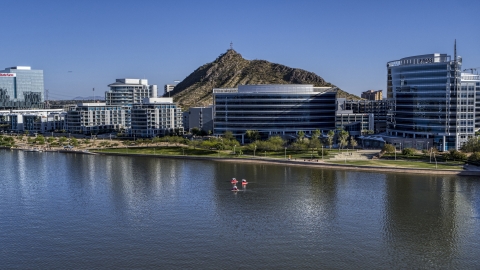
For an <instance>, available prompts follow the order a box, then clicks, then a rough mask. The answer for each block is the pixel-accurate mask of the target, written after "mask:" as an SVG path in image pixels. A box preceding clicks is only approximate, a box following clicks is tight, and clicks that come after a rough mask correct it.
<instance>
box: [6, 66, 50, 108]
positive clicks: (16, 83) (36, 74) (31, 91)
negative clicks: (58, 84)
mask: <svg viewBox="0 0 480 270" xmlns="http://www.w3.org/2000/svg"><path fill="white" fill-rule="evenodd" d="M43 91H44V86H43V70H33V69H31V67H27V66H16V67H10V68H6V69H4V70H0V108H1V109H28V108H44V98H43Z"/></svg>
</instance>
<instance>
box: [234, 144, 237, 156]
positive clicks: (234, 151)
mask: <svg viewBox="0 0 480 270" xmlns="http://www.w3.org/2000/svg"><path fill="white" fill-rule="evenodd" d="M235 147H237V145H236V144H235V145H234V146H233V154H234V155H235Z"/></svg>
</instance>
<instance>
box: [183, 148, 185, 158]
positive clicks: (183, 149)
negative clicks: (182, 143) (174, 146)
mask: <svg viewBox="0 0 480 270" xmlns="http://www.w3.org/2000/svg"><path fill="white" fill-rule="evenodd" d="M182 151H183V155H184V156H185V148H182Z"/></svg>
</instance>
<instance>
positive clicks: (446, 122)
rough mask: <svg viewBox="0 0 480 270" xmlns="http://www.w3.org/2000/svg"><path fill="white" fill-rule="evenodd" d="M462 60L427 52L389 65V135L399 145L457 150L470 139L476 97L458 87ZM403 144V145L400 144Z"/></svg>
mask: <svg viewBox="0 0 480 270" xmlns="http://www.w3.org/2000/svg"><path fill="white" fill-rule="evenodd" d="M461 65H462V59H461V57H457V56H456V54H455V56H454V57H453V59H452V58H451V57H450V56H449V55H447V54H438V53H435V54H425V55H418V56H412V57H406V58H402V59H400V60H395V61H391V62H388V63H387V71H388V73H387V76H388V79H387V96H388V99H389V101H391V110H390V113H389V117H388V123H387V134H388V135H389V136H394V137H397V138H403V145H402V147H416V148H420V147H426V145H428V144H429V143H430V146H435V147H437V148H438V149H439V150H440V151H448V150H450V149H459V148H460V147H461V145H462V144H463V143H464V142H465V141H466V140H467V139H468V138H469V137H472V136H474V128H475V125H474V116H475V106H474V105H475V93H474V91H472V92H470V90H468V88H467V90H465V91H464V90H463V89H462V88H461V76H460V70H461ZM400 143H401V142H400Z"/></svg>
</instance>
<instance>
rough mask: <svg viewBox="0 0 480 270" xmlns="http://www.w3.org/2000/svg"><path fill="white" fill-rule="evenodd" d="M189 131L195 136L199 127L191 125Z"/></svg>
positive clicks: (198, 131)
mask: <svg viewBox="0 0 480 270" xmlns="http://www.w3.org/2000/svg"><path fill="white" fill-rule="evenodd" d="M190 133H192V134H193V135H195V136H197V135H199V134H200V129H199V128H198V127H193V128H191V129H190Z"/></svg>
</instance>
